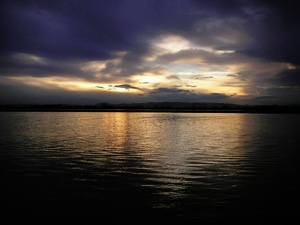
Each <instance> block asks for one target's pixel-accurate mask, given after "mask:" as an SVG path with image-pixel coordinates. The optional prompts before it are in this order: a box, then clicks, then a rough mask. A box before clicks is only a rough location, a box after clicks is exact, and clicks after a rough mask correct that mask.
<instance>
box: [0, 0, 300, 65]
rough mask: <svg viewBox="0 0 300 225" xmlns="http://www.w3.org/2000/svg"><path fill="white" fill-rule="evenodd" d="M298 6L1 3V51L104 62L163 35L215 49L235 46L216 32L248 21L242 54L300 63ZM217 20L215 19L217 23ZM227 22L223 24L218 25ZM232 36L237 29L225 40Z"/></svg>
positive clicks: (216, 1)
mask: <svg viewBox="0 0 300 225" xmlns="http://www.w3.org/2000/svg"><path fill="white" fill-rule="evenodd" d="M295 4H296V2H295V1H290V0H288V1H278V2H277V1H259V2H252V1H238V0H230V1H226V2H225V1H221V0H213V1H211V0H210V1H196V0H191V1H183V0H178V1H172V0H159V1H155V0H152V1H138V0H132V1H115V0H107V1H80V0H77V1H33V0H28V1H6V2H3V3H2V4H1V29H2V35H1V39H0V43H1V49H2V52H4V53H5V52H26V53H32V54H38V55H41V56H45V57H56V58H89V59H107V58H110V57H111V53H112V52H113V51H121V50H129V49H130V50H131V51H135V50H139V49H140V48H144V47H143V46H144V44H145V43H144V42H143V39H146V38H147V37H149V36H154V35H158V34H159V33H162V32H165V33H167V32H169V33H177V34H181V35H183V36H189V37H191V38H193V39H194V40H195V41H201V40H202V41H203V40H204V39H205V42H210V43H207V44H211V45H213V46H214V47H215V48H223V49H226V48H228V46H230V45H232V44H233V43H229V42H228V40H225V42H224V40H223V41H222V40H221V39H220V38H219V39H217V38H218V36H217V34H218V32H219V33H220V32H221V33H223V34H225V33H228V29H229V30H230V29H231V30H232V29H233V30H235V31H238V30H239V29H242V28H243V27H242V26H244V25H246V27H244V31H248V33H249V35H251V36H252V38H253V39H254V40H253V43H252V45H251V46H236V44H235V47H239V49H240V50H242V51H243V52H245V53H249V54H253V55H257V56H261V57H265V58H271V59H275V60H279V61H291V62H294V63H299V58H300V57H299V51H296V50H299V48H300V44H299V41H298V40H299V37H300V30H299V29H300V28H299V26H298V21H299V19H300V16H299V13H298V11H297V7H296V5H295ZM212 18H213V19H214V20H211V19H212ZM218 18H219V19H220V20H219V22H218V23H216V22H214V21H215V20H216V19H218ZM234 18H235V19H236V20H235V19H234ZM224 19H227V20H225V21H226V22H224V23H222V22H220V21H222V20H224ZM197 21H199V23H198V24H199V27H198V29H197V30H195V27H197V26H196V24H197ZM236 21H245V22H243V23H238V22H236ZM208 22H209V23H208ZM215 28H218V29H215ZM212 34H215V35H216V36H215V37H214V36H211V35H212ZM232 35H233V36H232ZM234 35H235V36H234ZM236 35H241V33H236V32H235V33H234V34H231V36H228V38H230V37H231V38H234V37H236ZM217 40H219V41H218V43H217ZM212 41H215V43H212ZM226 42H227V44H226Z"/></svg>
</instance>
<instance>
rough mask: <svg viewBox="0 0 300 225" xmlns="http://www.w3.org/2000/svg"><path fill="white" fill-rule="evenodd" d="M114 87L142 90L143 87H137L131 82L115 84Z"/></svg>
mask: <svg viewBox="0 0 300 225" xmlns="http://www.w3.org/2000/svg"><path fill="white" fill-rule="evenodd" d="M114 87H116V88H124V89H127V90H130V89H135V90H141V88H138V87H135V86H133V85H130V84H119V85H114Z"/></svg>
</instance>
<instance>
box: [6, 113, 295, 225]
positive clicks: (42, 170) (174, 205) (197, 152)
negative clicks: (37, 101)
mask: <svg viewBox="0 0 300 225" xmlns="http://www.w3.org/2000/svg"><path fill="white" fill-rule="evenodd" d="M0 124H1V126H0V146H1V147H0V149H1V151H0V157H1V159H0V163H1V167H2V168H3V169H2V173H3V176H2V182H1V183H2V187H3V191H1V195H0V196H1V205H2V207H3V208H5V210H6V211H4V212H10V213H13V214H14V215H16V218H18V215H22V216H23V217H25V218H30V219H34V218H37V216H38V215H43V218H45V220H49V219H53V218H55V219H57V218H59V219H65V220H75V221H81V222H83V223H89V222H95V221H97V222H100V221H109V222H119V221H123V222H124V221H127V222H135V221H137V222H149V221H151V222H153V223H155V222H164V221H165V222H170V221H174V222H178V221H179V222H180V221H181V222H185V223H186V222H190V223H197V224H199V222H204V224H210V223H216V224H220V223H221V222H222V223H223V222H231V223H236V224H274V223H275V224H276V223H278V224H282V223H285V222H287V221H288V220H289V219H291V218H295V217H296V213H298V210H299V207H298V204H299V202H298V200H299V185H298V184H297V181H298V179H299V173H298V170H299V149H300V138H299V129H300V115H288V114H286V115H280V114H276V115H275V114H273V115H272V114H238V113H233V114H229V113H228V114H219V113H211V114H210V113H199V114H198V113H125V112H109V113H105V112H86V113H85V112H2V113H0ZM111 215H113V216H111ZM53 220H54V219H53Z"/></svg>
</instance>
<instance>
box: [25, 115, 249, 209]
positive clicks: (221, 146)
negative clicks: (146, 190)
mask: <svg viewBox="0 0 300 225" xmlns="http://www.w3.org/2000/svg"><path fill="white" fill-rule="evenodd" d="M31 116H32V115H31ZM53 116H54V115H53V114H51V113H44V114H43V116H42V117H40V119H41V120H40V121H38V122H36V124H34V123H33V124H31V126H35V127H32V130H33V131H35V133H32V134H29V135H30V136H32V137H35V139H36V140H35V141H37V142H39V145H40V147H41V149H43V151H54V150H59V151H60V152H61V153H65V154H66V157H69V158H73V159H74V160H75V159H76V160H79V162H80V163H84V164H86V165H89V164H91V165H93V166H94V167H97V168H107V167H112V169H111V170H112V172H117V173H123V174H124V173H127V174H138V173H145V171H148V172H147V176H145V178H144V179H145V180H147V182H145V183H143V184H141V185H143V186H151V187H152V188H155V189H157V190H158V192H159V193H160V194H162V195H164V196H167V197H171V198H173V199H174V198H182V197H183V196H184V195H185V194H186V192H185V189H186V188H187V187H188V186H189V185H190V184H191V183H199V184H201V183H207V180H209V179H212V180H216V179H219V178H220V179H221V180H222V179H224V177H228V176H234V174H235V173H236V171H237V170H239V167H240V165H239V161H241V160H242V159H243V157H245V156H244V154H245V150H244V149H243V145H244V141H245V137H244V134H245V133H247V132H248V133H249V127H251V125H250V124H249V122H247V121H249V120H246V119H245V115H244V114H189V113H125V112H114V113H57V114H55V118H53ZM37 131H38V135H37V133H36V132H37ZM37 136H38V137H37ZM51 157H53V158H55V157H61V155H55V154H52V155H51ZM73 164H74V163H73ZM73 164H72V165H73ZM75 166H76V165H74V167H75ZM78 167H80V165H77V166H76V168H78ZM141 171H144V172H141ZM99 173H101V171H100V172H99ZM204 180H206V181H204ZM168 204H169V203H168ZM163 207H166V205H164V206H163Z"/></svg>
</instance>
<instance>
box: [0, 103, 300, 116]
mask: <svg viewBox="0 0 300 225" xmlns="http://www.w3.org/2000/svg"><path fill="white" fill-rule="evenodd" d="M0 112H170V113H267V114H300V105H236V104H225V103H184V102H158V103H157V102H154V103H153V102H150V103H133V104H127V103H122V104H109V103H99V104H96V105H67V104H47V105H45V104H44V105H39V104H18V105H0Z"/></svg>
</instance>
